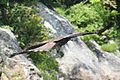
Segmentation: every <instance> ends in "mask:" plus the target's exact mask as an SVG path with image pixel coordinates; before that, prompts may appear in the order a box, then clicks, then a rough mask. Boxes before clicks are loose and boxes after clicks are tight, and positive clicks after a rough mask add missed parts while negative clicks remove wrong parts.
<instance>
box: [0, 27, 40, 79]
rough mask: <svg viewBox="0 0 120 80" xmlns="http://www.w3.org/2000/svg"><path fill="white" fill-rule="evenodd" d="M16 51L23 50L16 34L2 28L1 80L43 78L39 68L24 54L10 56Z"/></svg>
mask: <svg viewBox="0 0 120 80" xmlns="http://www.w3.org/2000/svg"><path fill="white" fill-rule="evenodd" d="M16 52H21V49H20V47H19V45H18V43H17V40H16V38H15V36H14V35H13V34H12V33H11V32H10V31H9V30H5V29H2V28H0V62H1V63H0V64H1V66H0V69H1V80H33V79H34V80H37V79H39V80H42V78H41V75H40V72H39V70H38V69H37V68H36V67H35V66H34V65H33V64H32V63H31V62H30V61H28V60H27V58H26V57H25V56H24V55H17V56H15V57H13V58H9V56H10V54H13V53H16ZM32 78H33V79H32Z"/></svg>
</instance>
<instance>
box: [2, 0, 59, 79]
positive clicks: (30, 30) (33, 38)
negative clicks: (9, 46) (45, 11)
mask: <svg viewBox="0 0 120 80" xmlns="http://www.w3.org/2000/svg"><path fill="white" fill-rule="evenodd" d="M36 1H37V0H21V1H17V0H14V1H9V0H1V1H0V11H1V13H0V16H1V17H0V26H1V27H2V28H6V29H10V30H11V31H12V32H13V33H14V34H15V36H16V38H17V40H18V42H19V44H20V46H21V48H23V49H24V48H25V47H27V46H30V45H31V44H33V43H35V42H41V41H43V40H46V39H48V36H47V35H48V33H47V31H46V28H45V27H44V25H43V24H41V21H42V18H41V17H40V16H39V15H37V14H36V13H37V10H36V9H34V8H33V6H34V5H36ZM29 58H31V59H32V60H33V62H34V64H35V65H36V66H37V67H38V68H39V69H40V71H41V73H42V75H43V77H44V80H48V79H53V80H56V79H55V78H56V77H57V72H58V70H57V68H56V67H57V62H56V61H55V60H54V58H53V57H51V56H50V55H48V54H47V53H46V52H38V54H34V53H32V54H31V55H29Z"/></svg>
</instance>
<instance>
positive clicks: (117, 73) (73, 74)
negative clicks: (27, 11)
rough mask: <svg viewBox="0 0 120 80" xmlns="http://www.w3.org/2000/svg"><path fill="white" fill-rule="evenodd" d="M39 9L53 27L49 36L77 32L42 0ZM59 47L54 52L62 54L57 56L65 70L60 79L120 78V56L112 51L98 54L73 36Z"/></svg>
mask: <svg viewBox="0 0 120 80" xmlns="http://www.w3.org/2000/svg"><path fill="white" fill-rule="evenodd" d="M36 8H37V9H38V10H39V15H40V16H41V17H42V18H43V19H44V25H45V26H46V27H47V28H49V29H50V30H51V33H50V36H54V37H58V36H65V35H68V34H71V33H74V32H75V30H74V29H73V26H72V25H71V24H70V23H69V22H68V21H67V20H66V19H65V18H63V17H61V16H60V15H58V14H57V13H56V12H54V11H52V10H50V9H48V8H47V7H46V6H44V5H43V4H41V3H40V4H38V6H37V7H36ZM57 50H58V51H56V50H55V51H53V52H54V53H53V52H52V53H53V54H60V53H63V56H62V57H57V58H56V60H57V61H58V63H59V69H60V71H61V72H62V74H61V75H60V76H59V79H60V80H120V67H119V66H120V59H119V58H118V57H116V56H114V55H113V54H109V53H105V52H103V53H101V52H98V53H97V54H96V55H97V56H96V55H95V54H93V52H92V51H90V50H89V48H88V47H87V46H86V45H85V44H84V42H83V41H81V40H80V39H79V38H74V39H71V40H70V41H68V43H67V44H65V45H63V46H62V47H60V48H59V49H57ZM98 54H99V55H98Z"/></svg>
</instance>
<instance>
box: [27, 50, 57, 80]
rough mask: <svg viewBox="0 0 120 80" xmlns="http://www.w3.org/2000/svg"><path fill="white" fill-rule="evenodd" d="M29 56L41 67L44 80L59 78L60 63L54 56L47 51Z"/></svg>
mask: <svg viewBox="0 0 120 80" xmlns="http://www.w3.org/2000/svg"><path fill="white" fill-rule="evenodd" d="M29 57H31V58H32V60H33V62H34V63H35V65H36V66H37V67H38V68H39V69H40V71H41V73H42V75H43V79H44V80H49V79H51V80H57V74H58V63H57V61H55V60H54V57H52V56H51V55H50V54H48V53H46V52H42V53H41V54H39V53H37V54H31V55H30V56H29Z"/></svg>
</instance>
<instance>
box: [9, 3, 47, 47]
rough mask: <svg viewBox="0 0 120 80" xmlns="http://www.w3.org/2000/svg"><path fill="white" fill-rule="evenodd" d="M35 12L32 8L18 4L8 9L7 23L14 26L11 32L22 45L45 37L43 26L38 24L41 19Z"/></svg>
mask: <svg viewBox="0 0 120 80" xmlns="http://www.w3.org/2000/svg"><path fill="white" fill-rule="evenodd" d="M35 12H36V11H35V10H34V9H32V8H30V7H27V6H24V5H19V4H15V5H14V7H13V8H11V9H10V10H9V16H10V17H9V25H10V26H12V27H13V28H14V30H13V32H14V33H15V34H16V35H17V38H18V40H19V42H20V45H21V46H22V47H24V46H25V45H28V43H33V42H37V41H42V40H44V38H46V37H45V36H46V34H45V33H44V32H45V28H44V26H43V25H41V24H40V22H41V20H42V19H41V18H40V17H39V16H38V15H37V14H35Z"/></svg>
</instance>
